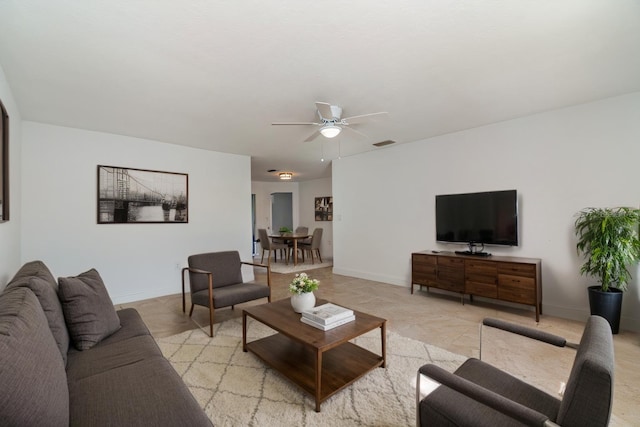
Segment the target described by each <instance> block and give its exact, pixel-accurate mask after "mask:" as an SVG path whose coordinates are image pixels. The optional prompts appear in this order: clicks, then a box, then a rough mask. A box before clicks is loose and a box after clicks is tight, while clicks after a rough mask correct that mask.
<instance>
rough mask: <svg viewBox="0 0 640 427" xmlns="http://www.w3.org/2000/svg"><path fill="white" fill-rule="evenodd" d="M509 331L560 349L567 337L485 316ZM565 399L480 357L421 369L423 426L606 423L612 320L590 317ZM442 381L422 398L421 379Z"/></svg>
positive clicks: (418, 416) (420, 421)
mask: <svg viewBox="0 0 640 427" xmlns="http://www.w3.org/2000/svg"><path fill="white" fill-rule="evenodd" d="M483 325H484V326H489V327H494V328H499V329H503V330H505V331H508V332H512V333H516V334H519V335H523V336H526V337H529V338H533V339H536V340H539V341H543V342H545V343H548V344H552V345H556V346H559V347H565V346H567V347H572V346H573V345H571V344H569V343H567V342H566V341H565V340H564V339H563V338H561V337H558V336H555V335H552V334H548V333H545V332H541V331H538V330H536V329H532V328H526V327H523V326H519V325H513V324H510V323H507V322H504V321H501V320H496V319H485V320H484V321H483ZM575 347H577V352H576V357H575V360H574V363H573V367H572V369H571V374H570V376H569V379H568V381H567V385H566V389H565V392H564V396H563V397H562V400H560V399H558V398H556V397H554V396H551V395H549V394H547V393H545V392H543V391H541V390H539V389H537V388H535V387H533V386H531V385H529V384H527V383H525V382H523V381H521V380H519V379H517V378H515V377H513V376H511V375H509V374H507V373H506V372H504V371H501V370H500V369H498V368H495V367H493V366H491V365H489V364H487V363H485V362H482V361H481V360H478V359H474V358H471V359H468V360H467V361H466V362H465V363H463V364H462V366H460V367H459V368H458V369H457V370H456V371H455V372H454V373H450V372H448V371H445V370H444V369H442V368H439V367H437V366H435V365H431V364H428V365H424V366H422V367H421V368H420V369H419V370H418V378H417V387H416V424H417V425H419V426H512V425H513V426H522V425H527V426H587V425H588V426H606V425H608V423H609V418H610V416H611V405H612V403H613V371H614V355H613V337H612V335H611V327H610V326H609V323H608V322H607V321H606V320H605V319H603V318H602V317H599V316H591V317H589V319H588V321H587V324H586V327H585V330H584V333H583V335H582V339H581V340H580V344H579V345H578V346H575ZM423 375H424V376H426V377H428V378H430V379H432V380H434V381H435V382H437V383H439V384H440V385H439V386H438V387H437V388H436V389H435V390H434V391H432V392H431V393H429V394H428V395H427V396H425V397H424V398H422V399H421V394H420V380H421V376H423Z"/></svg>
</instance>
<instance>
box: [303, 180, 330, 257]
mask: <svg viewBox="0 0 640 427" xmlns="http://www.w3.org/2000/svg"><path fill="white" fill-rule="evenodd" d="M332 194H333V193H332V192H331V178H321V179H314V180H311V181H303V182H301V183H300V224H301V225H305V226H307V227H309V233H313V230H314V229H315V228H322V240H321V243H320V254H321V255H322V259H323V260H325V258H326V259H328V258H332V257H333V221H316V216H315V198H316V197H325V196H331V195H332Z"/></svg>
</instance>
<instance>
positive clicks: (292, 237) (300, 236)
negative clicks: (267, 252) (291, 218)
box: [269, 233, 311, 266]
mask: <svg viewBox="0 0 640 427" xmlns="http://www.w3.org/2000/svg"><path fill="white" fill-rule="evenodd" d="M309 237H311V235H310V234H309V233H306V234H304V233H278V234H270V235H269V238H271V239H282V240H284V241H285V242H287V241H293V265H294V266H296V265H298V240H304V239H307V238H309Z"/></svg>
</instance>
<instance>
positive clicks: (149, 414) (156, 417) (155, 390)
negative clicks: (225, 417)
mask: <svg viewBox="0 0 640 427" xmlns="http://www.w3.org/2000/svg"><path fill="white" fill-rule="evenodd" d="M91 351H93V349H91V350H89V352H91ZM69 400H70V416H69V417H70V425H86V424H88V423H90V424H91V425H92V426H161V425H162V426H210V425H211V421H209V419H208V418H207V416H206V414H205V413H204V411H203V410H202V408H201V407H200V405H199V404H198V402H197V401H196V400H195V399H194V397H193V395H192V394H191V392H190V391H189V389H188V388H187V386H186V385H185V384H184V382H183V381H182V379H181V378H180V376H179V375H178V374H177V373H176V371H175V369H173V367H172V366H171V364H170V363H169V362H168V361H167V360H166V359H165V358H164V357H162V356H159V355H158V356H154V357H149V358H146V359H144V360H140V361H139V362H136V363H131V364H128V365H125V366H119V367H115V368H114V369H110V370H107V371H105V372H101V373H99V374H95V375H92V376H90V377H86V378H83V379H82V380H79V381H70V382H69Z"/></svg>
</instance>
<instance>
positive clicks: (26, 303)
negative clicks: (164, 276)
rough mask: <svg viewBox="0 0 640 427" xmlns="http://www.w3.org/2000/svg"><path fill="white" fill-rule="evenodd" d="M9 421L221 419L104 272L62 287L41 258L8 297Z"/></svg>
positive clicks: (5, 386) (2, 302)
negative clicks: (115, 294) (107, 283)
mask: <svg viewBox="0 0 640 427" xmlns="http://www.w3.org/2000/svg"><path fill="white" fill-rule="evenodd" d="M105 298H106V300H105ZM0 425H2V426H35V425H38V426H63V425H73V426H101V425H105V426H107V425H108V426H143V425H148V426H173V425H188V426H200V425H203V426H205V425H206V426H210V425H211V422H210V421H209V419H208V418H207V416H206V414H205V413H204V411H203V410H202V409H201V407H200V406H199V405H198V403H197V402H196V400H195V399H194V397H193V396H192V395H191V393H190V391H189V390H188V388H187V387H186V385H185V384H184V382H183V381H182V379H181V378H180V376H179V375H178V374H177V373H176V371H175V370H174V369H173V367H172V366H171V365H170V363H169V362H168V361H167V360H166V359H165V358H164V357H163V356H162V353H161V352H160V349H159V347H158V346H157V344H156V342H155V340H154V339H153V337H152V336H151V335H150V333H149V330H148V329H147V327H146V325H145V324H144V322H143V321H142V319H141V317H140V315H139V314H138V312H137V311H135V310H134V309H124V310H119V311H116V310H115V309H114V308H113V304H112V303H111V300H110V298H109V296H108V294H107V292H106V288H105V287H104V284H103V283H102V280H101V279H100V276H99V275H98V273H97V272H96V271H95V270H90V271H88V272H85V273H83V274H81V275H79V276H76V277H70V278H60V279H59V280H58V282H56V280H55V279H54V278H53V276H52V275H51V272H50V271H49V269H48V268H47V267H46V266H45V264H44V263H42V262H40V261H33V262H30V263H27V264H25V265H24V266H23V267H22V268H21V269H20V270H19V271H18V273H17V274H16V275H15V277H14V278H13V279H12V280H11V281H10V282H9V283H8V284H7V286H6V287H5V289H4V290H3V291H2V292H1V293H0Z"/></svg>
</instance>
